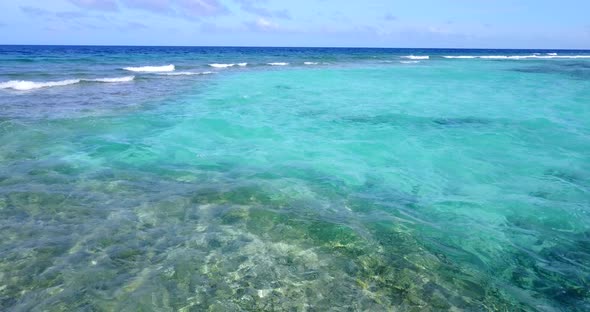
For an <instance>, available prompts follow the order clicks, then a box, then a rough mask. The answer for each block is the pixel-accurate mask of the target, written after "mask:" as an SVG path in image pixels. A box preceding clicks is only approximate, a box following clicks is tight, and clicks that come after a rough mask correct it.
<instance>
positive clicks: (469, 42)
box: [0, 0, 590, 49]
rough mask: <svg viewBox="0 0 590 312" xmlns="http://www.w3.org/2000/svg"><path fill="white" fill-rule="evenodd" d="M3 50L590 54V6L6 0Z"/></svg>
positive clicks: (569, 1)
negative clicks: (132, 48) (142, 48)
mask: <svg viewBox="0 0 590 312" xmlns="http://www.w3.org/2000/svg"><path fill="white" fill-rule="evenodd" d="M0 44H60V45H171V46H303V47H311V46H313V47H318V46H320V47H409V48H547V49H560V48H561V49H590V0H560V1H555V0H412V1H409V0H403V1H402V0H364V1H352V0H296V1H290V0H43V1H38V0H0Z"/></svg>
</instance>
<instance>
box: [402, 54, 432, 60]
mask: <svg viewBox="0 0 590 312" xmlns="http://www.w3.org/2000/svg"><path fill="white" fill-rule="evenodd" d="M402 58H405V59H409V60H429V59H430V56H428V55H406V56H402Z"/></svg>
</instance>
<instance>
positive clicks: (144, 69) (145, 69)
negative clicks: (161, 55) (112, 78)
mask: <svg viewBox="0 0 590 312" xmlns="http://www.w3.org/2000/svg"><path fill="white" fill-rule="evenodd" d="M123 69H124V70H127V71H132V72H138V73H162V72H173V71H174V70H175V69H176V68H175V67H174V65H172V64H170V65H165V66H141V67H125V68H123Z"/></svg>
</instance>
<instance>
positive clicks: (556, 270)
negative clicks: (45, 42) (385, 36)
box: [0, 46, 590, 311]
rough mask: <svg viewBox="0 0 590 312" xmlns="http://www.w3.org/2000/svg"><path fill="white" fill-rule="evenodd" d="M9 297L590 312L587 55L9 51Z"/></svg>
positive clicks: (183, 306) (2, 149) (2, 76)
mask: <svg viewBox="0 0 590 312" xmlns="http://www.w3.org/2000/svg"><path fill="white" fill-rule="evenodd" d="M0 238H1V239H0V310H2V311H74V310H76V311H152V310H153V311H589V310H590V51H567V50H454V49H360V48H359V49H349V48H239V47H234V48H232V47H227V48H222V47H99V46H0Z"/></svg>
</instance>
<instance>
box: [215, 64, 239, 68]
mask: <svg viewBox="0 0 590 312" xmlns="http://www.w3.org/2000/svg"><path fill="white" fill-rule="evenodd" d="M209 66H211V67H213V68H228V67H234V66H236V64H233V63H232V64H219V63H214V64H209Z"/></svg>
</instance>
